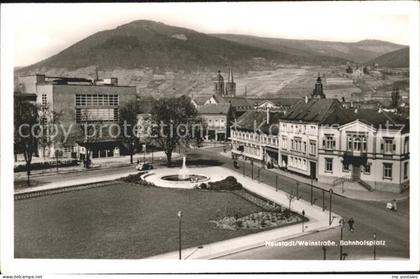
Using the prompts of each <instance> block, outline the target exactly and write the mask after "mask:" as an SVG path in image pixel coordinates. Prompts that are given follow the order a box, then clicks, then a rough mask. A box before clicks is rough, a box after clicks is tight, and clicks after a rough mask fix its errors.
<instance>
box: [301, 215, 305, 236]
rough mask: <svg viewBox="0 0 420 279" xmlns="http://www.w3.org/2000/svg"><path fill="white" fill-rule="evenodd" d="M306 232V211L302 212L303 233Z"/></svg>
mask: <svg viewBox="0 0 420 279" xmlns="http://www.w3.org/2000/svg"><path fill="white" fill-rule="evenodd" d="M304 231H305V210H302V232H304Z"/></svg>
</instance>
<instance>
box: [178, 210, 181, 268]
mask: <svg viewBox="0 0 420 279" xmlns="http://www.w3.org/2000/svg"><path fill="white" fill-rule="evenodd" d="M181 220H182V211H178V249H179V259H180V260H181V259H182V254H181V247H182V245H181Z"/></svg>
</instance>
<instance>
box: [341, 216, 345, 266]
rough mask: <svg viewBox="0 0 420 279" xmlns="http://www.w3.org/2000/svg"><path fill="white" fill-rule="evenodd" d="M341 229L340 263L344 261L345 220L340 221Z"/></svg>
mask: <svg viewBox="0 0 420 279" xmlns="http://www.w3.org/2000/svg"><path fill="white" fill-rule="evenodd" d="M340 229H341V233H340V261H342V260H343V245H342V243H341V242H342V241H343V229H344V219H340Z"/></svg>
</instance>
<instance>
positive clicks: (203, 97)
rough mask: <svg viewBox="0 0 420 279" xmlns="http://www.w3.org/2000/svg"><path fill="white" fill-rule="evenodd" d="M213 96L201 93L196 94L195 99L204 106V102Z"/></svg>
mask: <svg viewBox="0 0 420 279" xmlns="http://www.w3.org/2000/svg"><path fill="white" fill-rule="evenodd" d="M210 98H211V96H206V95H199V96H194V98H193V101H194V102H195V103H196V104H197V105H199V106H202V105H204V103H205V102H206V101H207V100H209V99H210Z"/></svg>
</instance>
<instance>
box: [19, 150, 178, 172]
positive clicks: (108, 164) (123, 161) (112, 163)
mask: <svg viewBox="0 0 420 279" xmlns="http://www.w3.org/2000/svg"><path fill="white" fill-rule="evenodd" d="M179 157H180V154H178V153H176V152H174V153H172V159H177V158H179ZM151 158H152V153H146V159H148V160H149V161H150V159H151ZM137 160H139V161H140V162H143V160H144V154H141V153H137V154H134V156H133V162H134V164H135V163H136V162H137ZM153 160H154V162H158V161H163V160H166V155H165V153H164V152H163V151H157V152H153ZM41 161H42V160H41ZM129 165H131V164H130V156H119V157H108V158H95V159H92V165H91V167H90V168H89V169H86V168H84V167H83V165H81V164H80V165H78V166H73V167H62V168H59V170H58V172H57V171H56V168H49V169H43V170H33V171H31V177H37V176H41V175H54V174H63V173H72V172H78V171H82V170H83V171H89V170H98V169H103V168H112V167H123V166H129ZM14 177H15V179H26V172H24V171H23V172H15V173H14Z"/></svg>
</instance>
